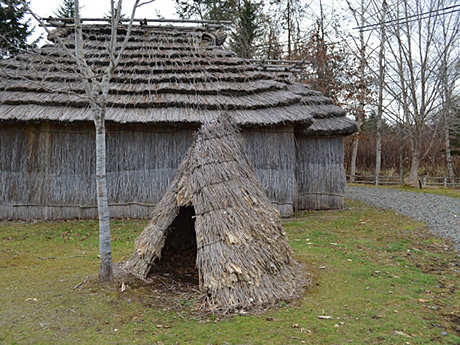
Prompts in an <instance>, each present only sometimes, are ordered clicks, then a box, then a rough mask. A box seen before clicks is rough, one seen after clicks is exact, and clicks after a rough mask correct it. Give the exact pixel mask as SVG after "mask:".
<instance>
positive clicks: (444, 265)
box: [0, 202, 460, 344]
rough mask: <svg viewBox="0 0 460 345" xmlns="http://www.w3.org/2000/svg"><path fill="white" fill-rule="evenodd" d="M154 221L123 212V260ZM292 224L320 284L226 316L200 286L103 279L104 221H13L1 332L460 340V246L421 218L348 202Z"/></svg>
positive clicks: (2, 227) (58, 339) (117, 340)
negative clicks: (201, 295) (209, 309)
mask: <svg viewBox="0 0 460 345" xmlns="http://www.w3.org/2000/svg"><path fill="white" fill-rule="evenodd" d="M145 224H146V221H137V220H126V221H113V222H112V234H113V235H112V250H113V255H114V261H115V262H118V261H122V260H124V259H126V258H128V257H129V256H130V254H131V253H132V251H133V249H134V239H135V238H136V236H137V235H138V234H139V233H140V231H141V230H142V229H143V227H144V226H145ZM284 226H285V229H286V232H287V234H288V237H289V239H290V243H291V246H292V249H293V252H294V256H295V257H296V259H298V260H300V261H302V262H304V263H306V265H307V266H308V267H309V269H310V270H311V271H312V273H313V276H314V283H313V285H314V286H313V287H312V288H311V289H309V290H308V291H306V293H305V295H304V297H303V298H302V299H301V300H299V301H297V302H295V303H292V304H285V303H283V302H282V303H280V304H279V307H278V308H274V309H269V310H267V311H265V312H263V313H261V312H259V313H256V314H254V315H233V316H225V317H224V316H219V315H212V314H210V313H204V312H203V313H200V312H198V311H197V308H196V307H197V305H196V304H197V303H198V302H197V301H198V295H197V293H196V292H190V291H188V292H184V291H180V290H177V291H176V290H175V289H174V287H169V288H172V290H174V291H171V292H170V293H166V292H165V289H157V288H155V287H147V286H142V285H135V284H131V283H130V282H127V286H126V290H125V291H124V292H122V291H121V283H122V282H120V281H117V282H114V283H112V284H100V283H98V282H97V279H96V273H97V270H98V266H99V259H98V257H97V254H98V249H97V240H98V235H97V222H94V221H67V222H50V223H43V222H38V223H21V222H2V223H0V344H459V343H460V326H459V325H460V298H459V297H460V292H459V291H460V290H459V285H458V282H459V281H460V262H459V261H460V260H459V254H458V252H457V253H456V252H454V251H452V250H451V249H449V248H450V247H449V244H448V243H445V242H443V241H442V240H439V239H436V238H433V237H432V236H430V235H428V234H427V233H426V232H425V231H424V229H423V225H422V224H420V223H416V222H414V221H411V220H409V219H408V218H404V217H401V216H400V215H396V214H395V213H393V212H390V211H382V210H376V209H373V208H370V207H367V206H364V205H363V204H360V203H356V202H347V205H346V209H345V210H343V211H327V212H307V213H302V214H298V215H296V217H294V218H291V219H289V220H286V221H285V222H284ZM88 276H89V278H88V280H87V281H86V282H85V283H84V284H80V283H82V282H84V281H85V280H86V277H88Z"/></svg>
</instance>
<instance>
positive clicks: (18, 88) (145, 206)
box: [0, 25, 356, 219]
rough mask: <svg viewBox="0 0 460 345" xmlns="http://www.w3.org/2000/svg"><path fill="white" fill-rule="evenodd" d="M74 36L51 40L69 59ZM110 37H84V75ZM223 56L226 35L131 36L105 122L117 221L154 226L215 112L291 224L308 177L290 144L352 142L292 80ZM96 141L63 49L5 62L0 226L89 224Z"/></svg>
mask: <svg viewBox="0 0 460 345" xmlns="http://www.w3.org/2000/svg"><path fill="white" fill-rule="evenodd" d="M72 30H73V28H72V27H61V28H58V29H56V30H55V33H54V35H56V36H60V37H62V38H63V39H64V40H66V42H67V45H68V46H69V47H70V48H72V47H73V45H74V37H73V32H72ZM109 33H110V30H109V27H108V26H107V25H85V26H84V38H85V48H86V56H87V58H88V63H89V65H91V66H93V67H95V68H96V70H97V71H102V70H103V68H104V66H106V65H107V61H108V60H107V59H108V56H107V52H106V45H107V41H108V39H109ZM119 34H120V36H123V35H124V34H125V29H124V28H123V27H121V28H120V30H119ZM52 39H53V38H52ZM54 39H55V38H54ZM118 40H119V41H121V40H122V37H119V38H118ZM221 44H222V33H221V32H219V31H216V30H214V29H209V30H208V29H204V28H180V27H148V26H138V27H135V28H134V31H133V33H132V37H131V38H130V40H129V43H128V47H127V50H126V53H125V55H124V56H123V57H122V59H121V63H120V66H119V68H118V69H117V70H116V72H115V75H114V76H113V78H112V80H111V89H110V92H109V104H108V109H107V115H106V120H107V123H108V131H109V134H108V138H107V149H108V162H107V164H108V175H107V178H108V189H109V193H110V194H109V203H110V204H111V206H110V208H111V215H112V216H113V217H142V218H144V217H149V216H150V211H151V210H152V208H153V206H154V205H155V204H156V203H157V202H158V200H159V197H160V195H163V193H164V191H165V190H166V188H167V186H168V185H169V183H170V181H171V180H172V178H173V176H174V173H175V171H176V170H177V168H178V166H179V163H180V161H181V159H182V157H183V155H184V153H185V152H186V150H187V149H188V147H189V146H190V144H191V142H192V133H193V131H194V130H196V128H198V126H199V125H200V124H201V123H205V122H209V121H212V120H213V119H216V118H217V117H218V116H219V114H221V112H222V110H225V111H226V112H227V113H228V114H229V115H230V116H231V117H232V118H233V120H234V121H235V122H236V123H237V124H239V125H240V126H242V131H243V134H244V136H245V138H246V142H247V150H248V154H249V157H250V159H251V160H252V162H253V164H254V166H255V169H256V174H257V176H258V177H259V179H260V180H261V182H262V186H263V189H264V190H265V192H266V194H267V195H268V198H269V199H270V201H271V202H272V203H273V204H274V205H275V207H276V208H277V209H278V211H279V212H280V213H281V215H282V216H290V215H292V212H293V205H294V204H295V203H296V189H297V188H298V187H297V185H298V184H299V182H298V181H296V175H297V179H299V181H303V180H305V179H307V178H309V177H308V176H300V174H303V173H310V171H309V169H308V168H307V167H306V166H307V165H308V164H309V163H308V161H305V162H304V161H302V159H306V158H308V157H309V156H308V154H305V156H304V155H303V154H302V153H298V154H297V157H296V151H299V150H300V148H297V149H296V145H295V142H296V140H297V137H302V138H303V137H305V136H312V137H315V136H325V137H326V136H330V137H338V138H341V136H343V135H348V134H351V133H352V132H354V131H355V130H356V124H355V123H354V122H353V121H351V120H349V119H347V118H346V117H345V112H344V111H343V109H341V108H339V107H337V106H335V105H334V104H333V103H332V101H331V100H330V99H328V98H326V97H324V96H323V95H321V93H319V92H317V91H314V90H312V89H311V88H310V87H309V86H306V85H303V84H299V83H294V82H292V81H291V78H290V72H286V71H284V72H283V71H282V72H280V71H275V72H274V71H270V70H269V69H266V68H265V67H264V66H261V65H260V64H256V63H254V62H251V61H247V60H243V59H240V58H238V57H236V56H234V54H232V53H231V52H228V51H226V50H224V49H222V47H220V45H221ZM93 137H94V129H93V125H92V114H91V111H90V108H89V107H88V104H87V99H85V95H84V92H83V88H82V84H81V81H80V77H79V76H78V70H77V66H76V64H75V63H74V62H73V61H72V60H71V59H70V58H69V57H67V56H66V55H65V54H64V51H63V50H62V49H60V48H59V47H58V46H57V45H48V46H45V47H43V48H40V49H37V50H36V51H34V52H28V53H26V54H20V55H18V56H16V57H15V58H12V59H6V60H1V61H0V143H1V146H0V151H1V154H2V155H1V157H0V162H1V164H0V183H1V185H0V191H1V194H0V201H1V203H0V218H7V219H35V218H40V219H43V218H44V219H68V218H94V217H96V215H97V212H96V201H95V182H94V143H93V141H94V138H93ZM302 140H303V139H302ZM332 140H334V139H332ZM329 146H330V145H329ZM329 146H328V145H326V146H325V148H324V150H325V151H324V153H323V154H324V155H325V157H324V162H323V163H324V164H325V165H326V166H328V165H329V163H328V158H327V157H328V155H329V153H328V151H327V150H328V147H329ZM302 147H304V148H307V147H308V145H303V146H302ZM336 148H337V149H340V150H341V149H342V148H341V147H339V146H338V145H336ZM317 149H318V150H320V151H321V150H323V148H321V147H318V148H317ZM317 154H318V156H320V155H322V153H320V152H319V151H318V153H317ZM296 160H297V162H296ZM299 160H300V161H299ZM296 166H305V168H302V169H298V168H296ZM295 169H297V170H298V172H297V173H295ZM336 172H337V174H338V175H336V179H337V180H340V179H341V176H342V175H341V174H342V173H340V172H339V170H336ZM314 176H317V175H314ZM318 176H320V177H321V178H322V176H321V175H318ZM329 180H331V181H332V180H333V178H332V177H331V178H330V179H328V181H329ZM321 183H323V182H321ZM331 183H332V182H331ZM299 188H300V189H301V190H302V191H304V190H305V187H304V185H302V186H301V187H299ZM327 188H329V187H327ZM327 188H326V189H325V192H328V189H327ZM331 188H332V189H334V190H335V187H332V186H331ZM316 192H318V193H319V192H320V190H316ZM302 193H303V192H302ZM325 198H326V199H327V198H328V197H327V196H325ZM304 204H305V203H303V202H299V203H297V205H298V206H300V205H304ZM328 207H329V206H328Z"/></svg>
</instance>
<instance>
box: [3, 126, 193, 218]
mask: <svg viewBox="0 0 460 345" xmlns="http://www.w3.org/2000/svg"><path fill="white" fill-rule="evenodd" d="M195 129H196V127H195V126H194V127H188V128H187V127H184V126H182V127H176V126H166V125H162V126H159V125H155V126H153V125H149V126H147V125H143V126H139V125H129V128H127V126H126V125H125V126H123V127H122V126H120V125H114V124H112V125H109V126H108V127H107V131H108V136H107V157H108V160H107V183H108V192H109V195H108V198H109V204H110V211H111V215H112V216H113V217H115V218H123V217H135V218H149V217H150V216H151V210H152V209H153V206H154V205H155V204H156V203H157V202H158V201H159V199H160V197H161V195H162V194H163V192H164V191H165V190H166V188H167V186H168V185H169V184H170V182H171V180H172V179H173V177H174V174H175V172H176V170H177V167H178V165H179V163H180V161H181V160H182V158H183V156H184V154H185V153H186V151H187V149H188V148H189V147H190V145H191V143H192V139H193V137H192V133H193V131H194V130H195ZM94 151H95V148H94V128H93V126H92V125H90V124H87V123H78V124H77V123H75V124H68V125H64V124H62V123H49V122H42V123H38V124H30V123H29V124H27V125H24V124H22V125H21V126H18V124H17V123H10V124H5V123H4V124H3V125H2V126H1V127H0V167H1V170H0V218H2V219H69V218H83V219H85V218H95V217H97V209H96V186H95V178H94V174H95V157H94Z"/></svg>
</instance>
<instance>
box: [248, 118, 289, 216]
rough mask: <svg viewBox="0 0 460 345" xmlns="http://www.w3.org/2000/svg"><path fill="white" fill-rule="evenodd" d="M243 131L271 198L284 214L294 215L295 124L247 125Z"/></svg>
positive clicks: (263, 183)
mask: <svg viewBox="0 0 460 345" xmlns="http://www.w3.org/2000/svg"><path fill="white" fill-rule="evenodd" d="M243 135H244V138H245V140H246V143H247V149H248V156H249V158H250V159H251V161H252V162H253V164H254V167H255V169H256V175H257V177H258V178H259V180H260V181H261V183H262V187H263V189H264V190H265V193H266V194H267V196H268V199H270V201H271V202H272V204H273V205H274V206H275V208H276V209H278V211H279V212H280V214H281V216H282V217H289V216H291V215H292V213H293V203H294V191H295V188H296V187H295V173H294V169H295V143H294V129H293V126H284V127H263V128H246V129H245V130H244V131H243Z"/></svg>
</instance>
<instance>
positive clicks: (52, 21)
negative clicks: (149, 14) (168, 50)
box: [41, 16, 233, 29]
mask: <svg viewBox="0 0 460 345" xmlns="http://www.w3.org/2000/svg"><path fill="white" fill-rule="evenodd" d="M41 19H42V21H43V22H46V24H49V26H61V25H67V24H73V23H74V18H61V17H52V16H49V17H47V18H41ZM80 20H81V22H82V23H84V22H87V23H88V22H92V23H108V21H109V19H107V18H81V19H80ZM129 20H130V19H124V18H120V23H121V24H123V22H129ZM136 22H138V23H139V25H144V26H148V23H169V24H172V23H175V24H207V25H209V28H214V29H222V28H226V26H228V25H232V24H233V22H232V21H230V20H192V19H162V18H135V19H134V20H133V23H136ZM179 28H180V27H179Z"/></svg>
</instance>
